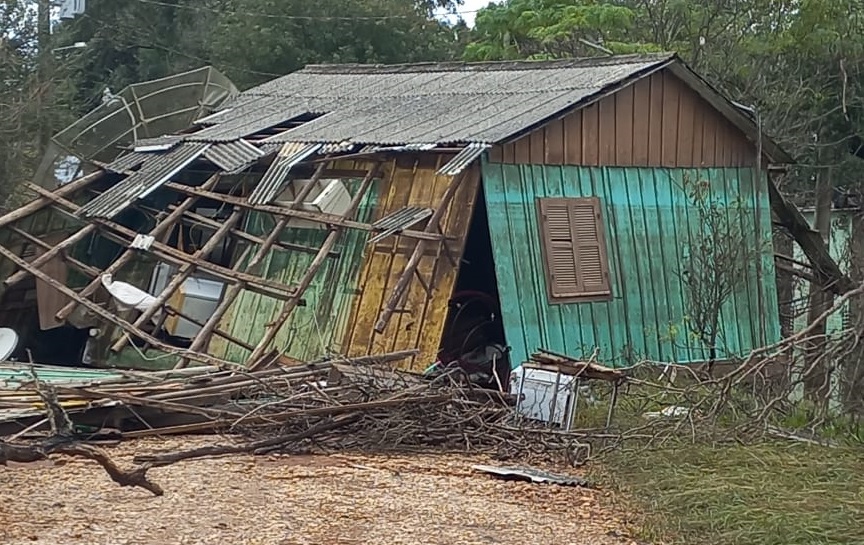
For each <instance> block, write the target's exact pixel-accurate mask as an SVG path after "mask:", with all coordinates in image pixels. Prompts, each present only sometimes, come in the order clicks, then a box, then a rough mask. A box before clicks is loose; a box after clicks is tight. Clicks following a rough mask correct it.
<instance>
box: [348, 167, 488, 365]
mask: <svg viewBox="0 0 864 545" xmlns="http://www.w3.org/2000/svg"><path fill="white" fill-rule="evenodd" d="M433 159H434V156H425V157H424V156H417V157H415V158H414V159H412V160H411V161H407V158H406V159H400V160H399V161H398V162H396V163H394V164H392V165H391V166H392V168H393V174H392V176H391V177H390V178H389V183H390V186H389V188H388V187H385V188H383V189H382V191H383V192H386V193H387V197H386V198H382V199H381V201H380V202H381V205H380V210H378V212H377V213H376V214H375V217H376V218H380V217H383V216H385V215H387V214H390V213H392V212H395V211H396V210H398V209H400V208H402V207H405V206H424V207H432V208H435V207H437V206H438V204H439V202H440V201H441V198H442V197H443V195H444V193H445V192H446V190H447V188H448V187H449V186H450V183H451V182H452V178H450V177H449V176H436V174H435V172H436V170H437V169H438V167H440V165H441V164H443V163H444V162H446V161H447V160H449V157H441V158H440V159H439V160H436V161H434V162H432V160H433ZM479 173H480V170H479V168H478V167H474V168H473V169H471V171H470V172H469V173H468V174H467V178H466V179H465V180H464V181H463V183H462V185H461V186H460V188H459V190H458V191H457V193H456V195H455V197H454V199H453V201H452V203H451V206H450V207H449V208H448V211H447V213H446V214H445V216H444V218H443V219H442V222H441V225H442V228H443V229H444V232H445V234H446V235H447V236H449V237H455V240H453V241H450V242H449V243H448V246H449V250H450V252H451V255H452V257H453V259H454V261H455V263H456V265H455V266H454V264H453V263H452V262H451V261H450V260H449V259H448V258H447V257H446V256H445V255H444V254H443V251H442V252H441V253H440V254H439V252H438V249H437V247H435V246H436V245H430V248H429V250H428V253H427V255H424V256H423V259H422V260H421V262H420V265H419V267H418V272H419V273H420V275H421V276H422V278H423V279H424V281H427V282H429V281H430V280H432V281H433V290H432V295H431V297H430V296H429V295H428V294H427V293H426V291H425V290H424V289H423V287H422V285H421V284H420V283H419V282H418V281H417V278H416V277H415V278H413V279H412V281H411V284H410V286H409V289H408V291H407V294H406V297H405V299H404V300H403V301H404V304H403V305H402V306H401V307H398V308H400V311H398V312H396V313H394V314H393V316H392V317H391V319H390V322H389V323H388V324H387V327H386V328H385V330H384V332H383V333H381V334H376V333H375V331H374V326H375V323H376V322H377V321H378V317H379V316H380V314H381V309H382V307H383V305H384V304H385V303H386V301H387V300H388V299H389V297H390V295H391V293H392V291H393V288H394V286H395V285H396V282H397V281H398V279H399V277H400V276H401V275H402V271H403V270H404V268H405V266H406V265H407V263H408V260H409V259H410V257H411V254H412V253H413V251H414V248H415V245H416V241H414V240H411V239H404V238H401V237H393V239H391V240H388V241H386V242H387V244H386V245H385V244H381V245H379V248H378V250H377V251H374V252H373V251H371V249H370V253H369V254H368V255H367V256H366V263H365V264H364V269H363V271H364V272H363V275H362V276H361V280H360V285H359V288H360V290H362V293H361V294H360V295H359V296H358V299H357V301H356V303H355V305H354V310H353V312H352V317H351V320H352V322H353V324H354V325H353V327H352V328H351V329H350V331H349V332H348V334H347V337H346V342H345V343H344V346H347V347H348V354H349V355H352V356H357V355H363V354H368V353H376V352H383V351H391V350H407V349H413V348H417V349H419V350H420V354H419V355H418V357H417V358H415V359H414V360H413V361H411V362H408V363H406V364H405V365H403V367H409V368H411V369H414V370H421V369H423V368H425V367H426V366H427V365H429V364H430V363H431V362H433V361H434V359H435V356H436V354H437V352H438V345H439V343H440V340H441V333H442V331H443V329H444V322H445V320H446V318H447V301H448V300H449V298H450V296H451V294H452V292H453V287H454V284H455V281H456V276H457V272H458V264H459V260H460V259H461V257H462V250H463V247H464V244H465V238H466V236H467V232H468V226H469V224H470V221H471V214H472V212H473V209H474V201H475V199H476V195H477V190H478V187H479V182H480V174H479ZM397 241H398V242H397ZM384 248H386V249H387V250H384ZM433 277H434V279H433ZM402 308H404V310H401V309H402Z"/></svg>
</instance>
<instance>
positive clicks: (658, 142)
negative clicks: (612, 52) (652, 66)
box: [489, 71, 756, 168]
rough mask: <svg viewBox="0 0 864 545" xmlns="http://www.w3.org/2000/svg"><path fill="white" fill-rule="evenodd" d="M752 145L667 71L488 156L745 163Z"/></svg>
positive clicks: (604, 162)
mask: <svg viewBox="0 0 864 545" xmlns="http://www.w3.org/2000/svg"><path fill="white" fill-rule="evenodd" d="M754 148H755V145H754V144H753V143H752V142H750V141H749V140H748V139H747V137H746V136H745V135H744V133H742V132H741V131H740V130H739V129H738V128H737V127H735V126H734V125H733V124H732V123H731V122H730V121H728V120H727V119H726V118H725V117H723V115H722V114H720V113H719V112H718V111H716V110H715V109H714V108H713V106H711V105H710V104H709V103H708V102H706V101H705V100H703V99H702V98H701V97H700V96H699V95H698V94H697V93H696V92H695V91H693V90H692V89H691V88H690V87H688V86H687V84H685V83H684V82H682V81H681V80H680V79H678V78H677V77H676V76H674V75H673V74H671V73H669V72H667V71H660V72H657V73H655V74H653V75H651V76H648V77H646V78H643V79H641V80H638V81H636V82H634V83H633V84H631V85H629V86H627V87H624V88H622V89H620V90H619V91H618V92H616V93H614V94H612V95H609V96H607V97H604V98H603V99H601V100H599V101H597V102H595V103H593V104H590V105H588V106H586V107H584V108H582V109H580V110H577V111H575V112H572V113H570V114H568V115H566V116H564V117H562V118H560V119H557V120H554V121H550V122H549V123H547V124H545V125H544V126H543V127H540V128H538V129H536V130H534V131H533V132H531V133H529V134H527V135H525V136H523V137H521V138H519V139H518V140H516V141H514V142H510V143H507V144H503V145H499V146H494V147H493V148H492V149H491V150H490V151H489V161H490V162H493V163H508V164H541V163H543V164H547V165H584V166H623V167H630V166H633V167H686V168H701V167H746V166H753V165H754V163H755V158H756V154H755V150H754Z"/></svg>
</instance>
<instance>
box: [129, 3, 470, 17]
mask: <svg viewBox="0 0 864 545" xmlns="http://www.w3.org/2000/svg"><path fill="white" fill-rule="evenodd" d="M136 1H138V2H141V3H142V4H151V5H154V6H164V7H169V8H178V9H185V10H190V11H199V12H208V13H215V14H217V15H240V16H243V17H261V18H265V19H286V20H297V21H388V20H396V19H413V18H414V17H416V15H279V14H276V13H262V12H251V11H224V10H220V9H216V8H208V7H205V6H187V5H182V4H169V3H168V2H162V1H160V0H136ZM481 9H483V8H480V9H471V10H464V11H458V10H456V11H452V12H446V13H442V15H443V16H446V15H468V14H473V13H477V12H479V11H480V10H481Z"/></svg>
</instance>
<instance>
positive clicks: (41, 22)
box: [36, 0, 54, 156]
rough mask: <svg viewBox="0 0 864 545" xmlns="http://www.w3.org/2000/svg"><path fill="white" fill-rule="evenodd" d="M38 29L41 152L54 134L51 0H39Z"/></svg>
mask: <svg viewBox="0 0 864 545" xmlns="http://www.w3.org/2000/svg"><path fill="white" fill-rule="evenodd" d="M37 2H38V6H37V10H38V11H37V15H36V26H37V28H36V31H37V34H36V36H37V45H38V47H39V72H38V75H39V95H38V100H37V107H38V112H37V121H38V123H39V126H38V130H39V154H40V155H42V156H44V155H45V152H46V151H48V145H49V144H50V143H51V136H52V135H53V130H52V123H51V115H50V113H49V112H48V106H49V105H50V104H51V98H52V96H53V94H54V54H53V53H52V51H51V0H37Z"/></svg>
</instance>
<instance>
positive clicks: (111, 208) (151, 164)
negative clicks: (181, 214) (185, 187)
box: [80, 143, 210, 218]
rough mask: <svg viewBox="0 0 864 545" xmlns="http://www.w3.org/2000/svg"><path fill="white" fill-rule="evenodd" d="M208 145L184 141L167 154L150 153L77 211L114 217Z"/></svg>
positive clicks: (161, 183) (166, 180)
mask: <svg viewBox="0 0 864 545" xmlns="http://www.w3.org/2000/svg"><path fill="white" fill-rule="evenodd" d="M209 147H210V146H209V144H194V143H186V144H181V145H180V146H179V147H178V148H176V149H174V150H171V151H169V152H167V153H161V154H159V155H154V156H153V157H152V158H150V159H148V160H147V161H145V162H144V165H143V166H142V167H141V170H139V171H138V172H135V173H133V174H131V175H130V176H129V177H128V178H126V179H125V180H123V181H122V182H120V183H119V184H117V185H115V186H114V187H112V188H111V189H109V190H107V191H106V192H105V193H102V194H101V195H99V196H98V197H96V198H95V199H93V200H92V201H90V202H89V203H87V204H85V205H84V206H83V207H81V211H80V213H81V214H82V215H84V216H86V217H99V218H112V217H114V216H115V215H117V214H118V213H120V211H122V210H123V209H124V208H126V207H127V206H129V205H130V204H132V203H133V202H135V200H137V199H141V198H144V197H146V196H147V195H149V194H150V193H151V192H152V191H153V190H155V189H157V188H158V187H160V186H161V185H163V184H165V183H166V182H168V181H169V180H170V179H171V178H172V177H173V176H175V175H176V174H177V173H178V172H180V171H181V170H183V169H184V168H186V166H188V165H189V164H190V163H191V162H192V161H194V160H195V159H197V158H198V157H200V156H201V155H202V154H203V153H204V152H205V151H207V148H209Z"/></svg>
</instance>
